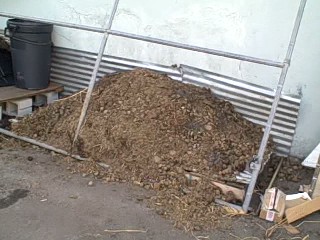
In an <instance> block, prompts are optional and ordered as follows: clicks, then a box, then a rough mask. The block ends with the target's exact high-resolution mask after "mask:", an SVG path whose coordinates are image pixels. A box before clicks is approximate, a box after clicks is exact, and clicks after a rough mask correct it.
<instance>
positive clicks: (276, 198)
mask: <svg viewBox="0 0 320 240" xmlns="http://www.w3.org/2000/svg"><path fill="white" fill-rule="evenodd" d="M285 207H286V195H285V194H284V193H283V192H282V191H280V190H279V189H277V188H270V189H267V190H266V192H265V194H264V197H263V201H262V205H261V211H260V218H262V219H265V220H267V221H270V222H279V221H281V220H282V218H283V215H284V211H285Z"/></svg>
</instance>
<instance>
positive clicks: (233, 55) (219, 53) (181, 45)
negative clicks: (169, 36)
mask: <svg viewBox="0 0 320 240" xmlns="http://www.w3.org/2000/svg"><path fill="white" fill-rule="evenodd" d="M108 33H109V34H111V35H114V36H119V37H124V38H130V39H135V40H140V41H145V42H151V43H156V44H161V45H165V46H169V47H175V48H181V49H186V50H190V51H194V52H202V53H207V54H210V55H216V56H220V57H226V58H232V59H237V60H241V61H246V62H252V63H257V64H262V65H267V66H272V67H278V68H282V67H283V66H284V63H282V62H276V61H272V60H267V59H262V58H255V57H250V56H246V55H241V54H236V53H230V52H224V51H219V50H214V49H210V48H204V47H197V46H192V45H189V44H184V43H178V42H173V41H167V40H162V39H158V38H152V37H146V36H142V35H137V34H132V33H126V32H120V31H116V30H108Z"/></svg>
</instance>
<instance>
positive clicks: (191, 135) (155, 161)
mask: <svg viewBox="0 0 320 240" xmlns="http://www.w3.org/2000/svg"><path fill="white" fill-rule="evenodd" d="M83 100H84V93H79V94H77V95H75V96H72V97H70V98H68V99H64V100H61V101H58V102H56V103H54V104H52V105H50V106H48V107H46V108H42V109H40V110H39V111H37V112H36V113H34V114H33V115H32V116H30V117H26V118H25V119H24V120H23V121H22V122H20V123H19V124H17V125H16V126H15V127H14V131H15V132H17V133H19V134H21V135H25V136H30V137H33V138H36V139H39V140H41V141H45V142H47V143H49V144H52V145H53V146H56V147H59V148H63V149H66V150H70V149H71V143H72V140H73V136H74V132H75V128H76V126H77V123H78V117H79V115H80V111H81V107H82V103H83ZM261 138H262V131H261V128H260V126H257V125H255V124H253V123H251V122H249V121H247V120H245V119H244V118H243V117H242V116H241V115H239V114H238V113H236V112H235V111H234V109H233V106H232V105H231V104H230V103H229V102H226V101H223V100H219V99H217V98H214V97H213V95H212V93H211V92H210V90H208V89H204V88H199V87H196V86H193V85H187V84H183V83H181V82H178V81H174V80H172V79H170V78H169V77H167V76H164V75H160V74H158V73H155V72H152V71H149V70H144V69H137V70H134V71H130V72H125V73H121V74H117V75H114V76H109V77H105V78H103V79H102V80H101V81H99V82H98V83H97V85H96V87H95V89H94V92H93V96H92V100H91V104H90V107H89V110H88V116H87V119H86V122H85V125H84V127H83V129H82V131H81V134H80V137H79V141H78V142H77V144H76V147H75V149H73V152H74V153H78V154H80V155H82V156H85V157H88V158H91V159H92V160H93V161H99V162H105V163H107V164H109V165H110V168H109V170H108V171H107V172H106V174H105V176H104V177H105V179H106V180H107V181H128V182H133V183H135V184H139V185H140V186H142V187H144V188H146V189H154V190H156V192H157V194H156V196H155V197H153V198H152V199H151V200H152V201H151V204H152V205H153V206H154V207H155V208H156V209H157V212H158V213H159V214H162V215H165V216H167V217H169V218H171V219H173V220H175V221H176V225H177V226H179V227H184V228H186V229H187V230H190V229H198V228H205V229H208V228H211V227H213V226H214V225H215V224H216V220H217V219H218V218H219V216H220V210H219V209H218V208H217V207H216V206H214V205H213V204H214V199H215V197H221V193H220V191H219V190H218V189H217V188H215V187H214V186H213V185H212V184H211V180H212V179H231V180H232V179H234V175H235V173H236V172H237V171H242V170H243V169H244V168H245V165H246V163H247V161H249V160H251V159H252V157H253V156H254V155H255V154H256V153H257V151H258V148H259V143H260V140H261ZM269 145H270V144H269ZM271 148H272V147H271V146H268V150H267V153H270V152H271ZM192 174H194V175H197V176H198V177H196V178H192V177H190V176H192Z"/></svg>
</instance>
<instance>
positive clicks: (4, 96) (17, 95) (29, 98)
mask: <svg viewBox="0 0 320 240" xmlns="http://www.w3.org/2000/svg"><path fill="white" fill-rule="evenodd" d="M62 91H63V86H61V85H60V84H56V83H50V84H49V87H48V88H45V89H41V90H26V89H21V88H17V87H14V86H10V87H2V88H0V116H2V113H3V114H5V115H8V116H15V117H23V116H25V115H28V114H30V113H32V111H33V107H34V106H36V107H38V106H42V105H47V104H50V103H52V102H53V101H55V100H58V94H59V92H62ZM0 119H1V117H0Z"/></svg>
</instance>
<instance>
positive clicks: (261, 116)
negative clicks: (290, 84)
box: [180, 65, 300, 155]
mask: <svg viewBox="0 0 320 240" xmlns="http://www.w3.org/2000/svg"><path fill="white" fill-rule="evenodd" d="M180 67H181V69H182V73H183V77H182V80H183V82H186V83H192V84H195V85H198V86H202V87H207V88H210V89H211V90H212V91H213V93H214V94H215V96H217V97H219V98H223V99H226V100H228V101H230V102H231V103H232V104H233V105H234V107H235V110H236V111H238V112H239V113H241V114H242V115H243V116H244V117H245V118H247V119H248V120H250V121H252V122H254V123H257V124H259V125H262V126H265V124H266V122H267V119H268V116H269V113H270V109H271V105H272V102H273V98H274V94H275V92H274V91H272V90H271V89H268V88H264V87H261V86H258V85H255V84H250V83H247V82H244V81H241V80H239V79H235V78H231V77H227V76H223V75H220V74H215V73H212V72H208V71H204V70H201V69H197V68H193V67H189V66H185V65H181V66H180ZM299 108H300V99H299V98H294V97H290V96H285V95H282V96H281V100H280V103H279V107H278V110H277V113H276V117H275V119H274V123H273V126H272V131H271V135H272V137H273V140H274V142H275V143H276V144H277V152H278V153H279V154H283V155H287V154H289V152H290V148H291V144H292V140H293V137H294V133H295V128H296V124H297V118H298V112H299Z"/></svg>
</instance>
